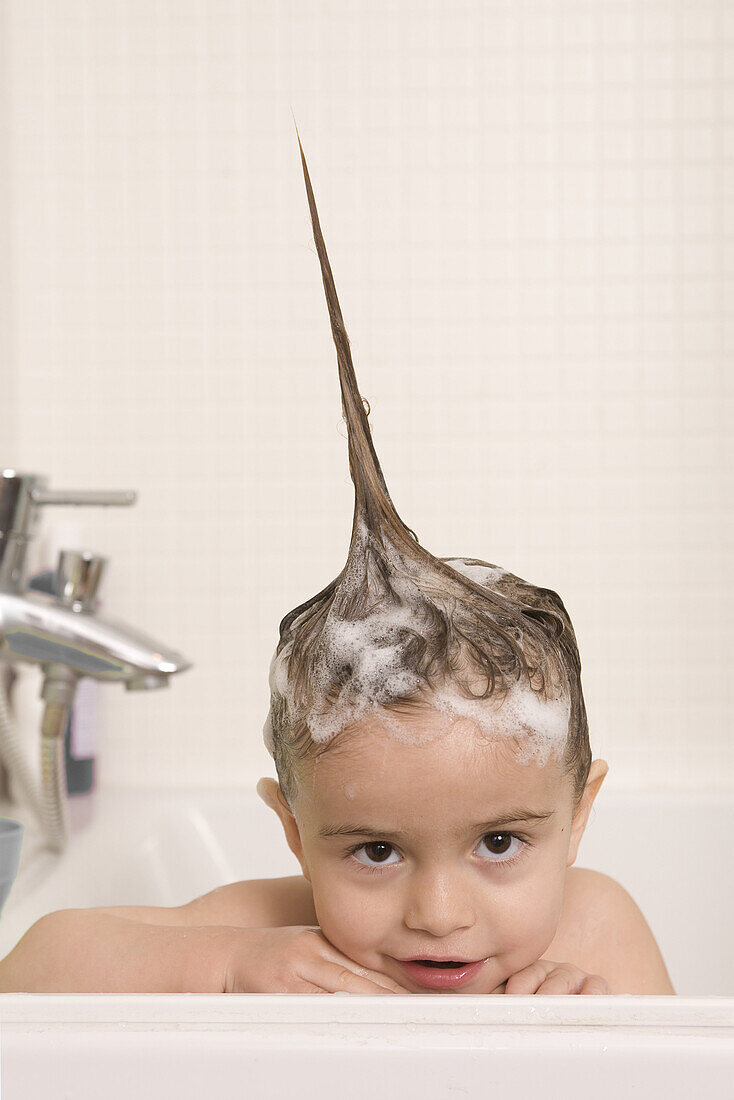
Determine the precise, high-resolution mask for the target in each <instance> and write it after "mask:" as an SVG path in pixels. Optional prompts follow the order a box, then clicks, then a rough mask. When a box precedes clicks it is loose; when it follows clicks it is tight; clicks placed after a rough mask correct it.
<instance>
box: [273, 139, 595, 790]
mask: <svg viewBox="0 0 734 1100" xmlns="http://www.w3.org/2000/svg"><path fill="white" fill-rule="evenodd" d="M298 144H299V148H300V151H301V162H302V165H303V174H304V179H305V183H306V192H307V195H308V203H309V208H310V212H311V221H312V225H313V234H314V240H315V243H316V249H317V253H318V257H319V262H320V264H321V274H322V278H323V283H324V289H325V292H326V301H327V306H328V309H329V317H330V320H331V331H332V335H333V338H334V343H335V345H336V353H337V361H338V367H339V383H340V387H341V395H342V412H343V417H344V420H345V421H346V425H347V434H348V446H349V471H350V475H351V478H352V481H353V483H354V488H355V505H354V516H353V523H352V536H351V540H350V545H349V551H348V554H347V561H346V564H345V566H344V568H343V569H342V571H341V573H340V574H339V576H338V577H336V579H335V580H333V581H332V582H331V583H330V584H328V585H327V586H326V588H324V589H322V591H321V592H319V593H318V594H317V595H315V596H313V597H312V598H311V599H309V600H307V601H306V602H305V603H302V604H300V605H299V606H298V607H296V608H294V609H293V610H292V611H290V612H289V613H288V614H287V615H286V616H285V617H284V618H283V620H282V622H281V623H280V638H279V641H278V645H277V648H276V651H275V654H274V656H273V659H272V662H271V666H270V711H269V714H268V717H267V720H266V722H265V725H264V727H263V734H264V738H265V744H266V746H267V748H268V751H269V752H270V754H271V756H272V757H273V760H274V762H275V767H276V771H277V773H278V779H279V781H280V786H281V788H282V790H283V794H284V795H285V798H286V800H287V801H288V804H289V805H290V806H291V808H293V806H294V804H295V800H296V798H297V795H298V792H299V789H300V786H299V779H300V778H301V771H302V769H300V768H299V764H300V763H301V762H305V761H307V760H315V759H317V758H318V757H319V756H320V755H321V754H322V753H324V752H326V751H328V750H329V749H333V747H334V746H335V745H336V744H337V743H340V742H341V741H342V740H343V739H344V738H345V737H348V735H349V733H350V730H351V728H352V726H353V724H354V723H355V722H359V721H360V720H361V719H363V718H365V717H369V715H370V713H372V714H374V713H375V711H379V714H380V720H381V724H387V726H388V728H389V729H390V730H391V731H392V735H394V736H395V737H400V738H401V739H403V740H406V739H407V737H406V733H405V730H404V728H401V725H400V723H399V722H395V721H394V720H391V718H390V716H391V715H399V714H405V713H408V712H410V713H416V712H419V711H420V710H421V709H422V708H425V707H436V708H438V709H440V710H443V711H444V712H445V713H446V714H447V715H449V716H450V717H466V718H470V719H472V720H473V721H474V722H475V723H476V725H477V726H478V727H479V731H478V732H479V733H480V735H481V732H482V731H484V732H486V734H487V736H488V737H492V736H496V735H497V733H498V730H499V735H500V736H503V737H507V738H510V739H512V740H513V741H514V742H515V743H516V744H517V747H518V751H519V753H520V758H521V760H523V761H524V762H529V761H530V760H531V759H536V760H537V761H538V762H539V763H541V764H542V763H544V762H545V761H546V760H547V758H548V756H549V755H550V753H551V752H552V753H554V755H555V757H556V759H557V760H558V761H559V762H560V763H561V765H562V767H563V771H564V773H565V774H567V775H570V776H571V777H572V781H573V793H574V807H575V806H576V805H577V804H578V801H579V799H580V797H581V794H582V792H583V789H584V786H585V784H586V780H587V777H588V773H589V768H590V765H591V749H590V746H589V731H588V722H587V718H586V708H585V706H584V699H583V692H582V689H581V660H580V657H579V652H578V646H577V644H576V637H575V634H574V630H573V626H572V625H571V620H570V618H569V616H568V613H567V611H566V608H565V607H564V605H563V601H562V600H561V598H560V596H559V595H558V594H557V593H556V592H554V591H553V590H552V589H549V588H539V587H537V586H536V585H533V584H529V583H528V582H527V581H524V580H522V578H520V577H517V576H515V575H514V574H513V573H510V572H508V571H506V570H505V569H502V568H501V567H500V566H497V565H492V564H490V563H489V562H486V561H482V560H481V559H479V558H466V557H444V558H437V557H434V556H433V554H431V553H430V552H429V551H428V550H426V549H425V548H424V547H422V546H421V545H420V543H419V541H418V538H417V536H416V535H415V533H414V532H413V531H412V530H410V528H408V527H406V526H405V524H404V523H403V521H402V520H401V519H400V517H399V515H398V513H397V510H396V509H395V507H394V505H393V503H392V500H391V499H390V494H389V492H388V489H387V486H386V484H385V479H384V477H383V474H382V470H381V468H380V463H379V460H378V458H377V455H376V453H375V449H374V446H373V442H372V436H371V433H370V429H369V426H368V423H367V417H368V414H369V406H367V408H366V409H365V404H366V402H364V401H363V399H362V397H361V396H360V393H359V390H358V387H357V380H356V376H355V373H354V367H353V365H352V358H351V353H350V348H349V339H348V337H347V333H346V329H345V327H344V321H343V319H342V314H341V309H340V306H339V301H338V298H337V294H336V288H335V286H334V279H333V276H332V273H331V267H330V265H329V260H328V257H327V254H326V247H325V245H324V240H323V236H322V233H321V228H320V225H319V219H318V214H317V212H316V203H315V201H314V196H313V191H312V189H311V181H310V178H309V174H308V169H307V167H306V158H305V156H304V154H303V148H302V147H301V142H300V137H299V139H298ZM472 687H478V688H479V692H478V693H475V691H473V690H472ZM498 708H499V709H498ZM500 723H502V725H500ZM414 740H415V742H416V744H417V745H419V744H420V741H421V738H420V736H417V737H416V738H415V739H414ZM416 752H420V748H419V747H417V748H416Z"/></svg>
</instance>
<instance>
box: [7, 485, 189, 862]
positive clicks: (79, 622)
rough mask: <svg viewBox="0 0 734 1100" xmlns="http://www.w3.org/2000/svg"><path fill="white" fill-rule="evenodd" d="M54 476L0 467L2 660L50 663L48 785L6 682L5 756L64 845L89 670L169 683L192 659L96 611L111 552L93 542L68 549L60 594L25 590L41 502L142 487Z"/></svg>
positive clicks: (126, 501) (44, 728) (96, 501)
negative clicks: (22, 741) (104, 487)
mask: <svg viewBox="0 0 734 1100" xmlns="http://www.w3.org/2000/svg"><path fill="white" fill-rule="evenodd" d="M47 481H48V479H47V478H45V477H40V476H38V475H36V474H20V473H17V472H16V471H15V470H12V469H5V470H3V471H2V473H1V474H0V661H5V662H17V661H22V662H25V663H29V664H35V665H40V667H41V669H42V670H43V686H42V689H41V693H40V694H41V697H42V698H43V699H44V700H45V703H46V706H45V710H44V714H43V720H42V724H41V790H40V792H39V791H38V789H37V783H36V781H35V780H34V779H33V777H32V776H31V775H29V773H28V770H27V765H26V761H25V758H24V756H23V753H22V752H21V751H20V746H19V744H18V742H17V739H16V737H15V731H14V729H13V724H12V722H11V719H10V714H9V711H8V708H7V706H6V701H5V698H4V690H3V686H2V682H0V760H1V761H2V762H3V763H4V764H5V765H6V767H7V768H8V769H9V770H10V772H11V774H12V775H13V777H14V779H15V780H16V781H17V782H18V783H19V785H20V786H21V788H22V789H23V792H24V794H25V796H26V799H27V800H28V801H29V802H30V804H31V807H32V809H33V810H34V811H35V813H36V816H37V817H38V818H39V821H40V824H41V826H42V828H43V829H44V832H45V833H46V837H47V843H48V844H49V846H50V847H52V848H54V849H56V850H57V851H62V850H63V848H64V847H65V846H66V843H67V840H68V819H67V815H66V790H65V777H66V773H65V769H64V744H63V734H64V730H65V728H66V721H67V717H68V713H69V709H70V707H71V706H72V704H73V701H74V694H75V691H76V686H77V682H78V681H79V679H80V678H81V677H82V676H91V677H93V678H94V679H95V680H110V681H118V682H120V683H123V684H124V685H125V688H126V689H127V690H128V691H136V690H150V689H154V688H160V687H165V686H167V684H168V680H169V677H170V676H172V675H173V674H174V673H176V672H184V671H185V670H186V669H188V668H191V663H190V662H189V661H187V660H186V658H185V657H183V656H182V655H181V654H180V653H178V652H176V651H175V650H172V649H168V648H167V647H165V646H163V645H161V644H160V643H159V642H156V641H153V639H151V638H148V637H147V636H146V635H144V634H141V633H139V632H138V631H136V630H133V629H132V628H131V627H129V626H126V625H125V624H124V623H120V622H116V621H113V620H112V619H103V618H101V617H99V616H98V615H97V614H96V613H95V606H96V595H97V592H98V589H99V584H100V580H101V578H102V574H103V572H104V567H105V565H106V564H107V559H106V558H103V557H101V556H99V555H95V554H92V553H90V552H89V551H86V550H61V551H60V552H59V558H58V564H57V568H56V577H55V590H56V595H48V594H47V593H43V592H37V591H29V590H26V584H27V577H26V568H27V566H26V551H27V548H28V544H29V542H30V541H31V539H33V538H34V537H35V532H36V529H37V527H38V523H39V519H40V508H41V506H42V505H77V506H79V505H102V506H107V507H109V506H113V505H122V506H129V505H131V504H134V503H135V500H136V497H137V494H136V493H135V492H120V491H118V492H96V491H89V490H87V491H73V492H64V491H59V490H50V489H48V488H47Z"/></svg>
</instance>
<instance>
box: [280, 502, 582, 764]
mask: <svg viewBox="0 0 734 1100" xmlns="http://www.w3.org/2000/svg"><path fill="white" fill-rule="evenodd" d="M355 534H356V538H357V539H358V540H361V541H362V543H363V545H362V546H361V547H360V548H359V551H360V553H359V557H358V558H356V560H357V561H359V560H361V561H366V560H368V558H369V555H368V549H369V542H370V539H371V535H370V533H369V531H368V530H367V527H366V525H365V524H364V523H363V522H361V521H358V522H357V524H356V532H355ZM382 552H383V555H386V556H387V557H389V558H392V559H393V562H392V564H393V566H394V569H393V576H392V577H391V584H392V588H393V591H394V592H395V593H397V594H398V596H399V597H400V598H401V600H402V601H403V602H401V603H393V604H389V605H386V604H384V603H383V604H378V605H376V606H375V607H374V608H373V609H372V610H371V611H369V612H368V613H367V614H366V615H365V616H364V618H361V619H349V620H345V619H341V618H339V617H338V616H337V614H336V613H335V610H334V605H332V606H331V607H330V608H329V612H328V614H327V616H326V619H325V622H324V625H323V629H322V632H321V637H320V640H319V646H318V654H317V655H316V656H315V657H314V660H313V667H312V676H313V687H314V704H313V705H312V706H311V709H310V710H309V711H308V712H307V713H306V716H305V717H306V722H307V725H308V729H309V732H310V735H311V738H312V740H313V741H314V742H316V743H318V744H325V743H327V742H329V741H330V740H331V739H332V738H333V737H334V736H336V734H338V733H340V732H341V731H342V730H344V729H345V728H348V727H351V726H353V725H355V724H356V723H358V722H360V721H362V720H363V719H369V718H370V716H371V715H376V712H380V713H379V721H380V726H381V727H382V728H384V729H385V730H386V732H387V733H388V735H389V736H392V737H394V738H395V739H397V740H399V741H402V742H404V743H410V744H425V743H427V742H428V741H430V740H433V739H435V738H436V737H438V736H441V732H433V733H426V732H425V731H424V730H423V728H422V727H421V726H420V723H416V724H413V725H411V727H410V728H408V727H407V725H406V723H405V722H403V721H401V720H400V716H399V715H395V714H393V713H391V712H390V711H389V710H387V709H385V708H386V707H387V705H388V704H389V703H391V702H393V701H394V700H395V699H396V698H408V697H411V696H415V695H417V694H418V693H419V692H421V688H425V685H424V684H422V681H421V679H420V678H419V677H418V676H417V675H416V674H415V673H414V672H412V671H410V670H409V669H408V668H407V667H406V665H405V648H404V646H403V645H402V644H400V641H399V638H398V631H399V629H400V628H401V627H409V628H410V629H411V630H412V631H416V632H418V633H420V627H421V620H422V619H423V618H424V616H425V612H424V610H423V608H422V605H421V600H420V599H419V598H418V595H419V594H418V592H417V590H416V587H415V584H414V583H413V582H412V581H411V580H410V579H409V577H410V574H411V573H413V575H418V571H417V570H416V567H415V565H414V563H411V562H406V561H405V560H404V559H402V558H400V555H397V554H395V553H394V552H393V551H392V550H390V549H389V548H388V547H385V546H383V547H382ZM398 559H400V560H398ZM350 560H352V561H354V560H355V558H353V557H352V555H351V554H350ZM443 560H446V561H447V563H448V564H450V565H451V566H452V567H453V568H455V569H456V570H457V572H461V573H462V574H464V575H465V576H468V577H470V579H472V580H473V581H475V583H477V584H481V585H483V586H485V587H492V586H494V585H496V584H497V582H498V580H499V579H500V578H501V577H503V576H506V575H507V573H506V570H504V569H502V568H500V567H499V566H487V565H476V564H471V563H469V562H467V560H466V559H464V558H449V559H443ZM359 583H361V582H360V579H359V578H358V577H356V576H353V575H350V572H349V571H347V572H346V573H345V576H344V577H343V578H342V580H341V584H340V586H341V585H343V586H345V587H346V588H350V589H353V588H354V587H356V586H357V585H358V584H359ZM437 595H438V594H437ZM438 598H440V597H438ZM422 599H423V601H425V589H423V591H422ZM297 623H298V620H295V621H294V623H293V624H292V628H293V629H295V628H296V627H297ZM292 648H293V642H292V637H291V640H289V641H288V642H287V643H286V644H285V645H284V646H283V648H282V649H281V651H280V653H278V652H277V650H276V653H275V655H274V656H273V659H272V661H271V664H270V677H269V681H270V689H271V691H272V692H278V693H279V694H280V695H281V696H282V697H283V698H284V699H285V700H286V702H287V707H288V710H289V711H290V712H293V713H295V699H294V695H293V690H292V686H291V682H290V678H289V675H288V662H289V658H290V655H291V652H292ZM335 680H339V681H342V686H341V688H340V690H339V694H338V697H337V699H336V700H334V701H330V702H329V703H328V704H326V703H322V705H321V706H319V705H318V702H317V700H318V698H319V694H320V693H323V694H322V695H321V698H322V700H323V697H324V695H325V693H326V690H327V688H328V687H329V685H333V683H334V681H335ZM422 698H424V699H425V701H426V703H427V704H428V705H430V706H432V707H434V708H435V709H437V710H440V711H442V712H443V713H444V714H446V716H447V718H448V719H450V720H456V719H459V718H463V719H469V720H470V721H471V722H473V723H475V724H476V725H477V726H478V727H479V729H480V730H481V731H482V732H483V733H484V734H485V736H486V737H487V738H488V739H489V740H492V739H494V738H511V737H514V738H517V739H518V740H519V741H520V744H521V748H520V762H521V763H530V762H531V761H532V760H536V761H537V762H538V764H539V765H540V766H543V764H544V763H546V762H547V760H548V758H549V756H550V754H551V752H555V753H556V755H557V756H558V755H559V754H560V752H561V750H562V749H563V747H564V745H565V742H566V738H567V735H568V728H569V720H570V698H569V696H568V693H567V692H563V691H561V692H558V693H557V694H556V695H555V696H551V697H550V698H548V699H544V698H541V697H540V696H539V695H538V693H537V692H535V691H533V690H532V688H531V687H530V685H529V684H528V683H527V682H523V681H518V682H513V681H510V682H509V683H508V684H507V685H506V686H505V691H504V693H503V694H502V695H501V696H496V697H495V696H490V697H488V698H485V699H474V700H473V699H467V698H466V697H465V696H464V695H463V694H461V692H459V691H458V690H457V689H456V687H455V685H452V684H451V682H449V683H447V684H442V685H435V686H434V687H432V689H431V692H430V696H428V697H427V698H426V696H425V692H423V693H422ZM414 730H415V732H413V731H414ZM263 735H264V738H265V743H266V745H267V747H268V749H269V751H270V752H271V754H272V753H273V749H274V744H273V737H272V726H271V723H270V715H268V718H267V720H266V722H265V726H264V728H263Z"/></svg>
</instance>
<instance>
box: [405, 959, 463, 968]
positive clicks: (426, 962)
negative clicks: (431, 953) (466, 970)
mask: <svg viewBox="0 0 734 1100" xmlns="http://www.w3.org/2000/svg"><path fill="white" fill-rule="evenodd" d="M414 961H415V962H418V963H420V964H421V966H440V967H445V966H451V967H457V966H467V965H468V964H467V963H462V962H432V961H431V959H415V960H414Z"/></svg>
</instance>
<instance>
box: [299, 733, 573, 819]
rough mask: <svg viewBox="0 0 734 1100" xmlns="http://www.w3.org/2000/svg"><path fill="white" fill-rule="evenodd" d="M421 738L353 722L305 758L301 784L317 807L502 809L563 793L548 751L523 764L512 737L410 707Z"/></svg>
mask: <svg viewBox="0 0 734 1100" xmlns="http://www.w3.org/2000/svg"><path fill="white" fill-rule="evenodd" d="M409 722H410V723H411V725H413V726H414V727H416V732H417V731H418V730H419V729H422V730H423V732H424V733H425V735H426V739H425V740H423V741H421V742H415V741H412V742H411V741H407V740H401V739H400V738H399V737H396V736H395V735H394V734H393V733H391V732H390V731H389V730H388V729H386V728H385V727H384V726H383V725H382V724H381V723H380V722H379V721H375V722H365V721H363V722H361V723H360V724H359V726H355V727H353V728H352V729H350V731H349V732H348V734H346V735H345V736H344V737H342V738H340V739H339V741H338V742H337V744H336V745H335V746H334V748H333V749H332V750H327V751H326V752H325V753H324V754H323V755H322V756H321V757H319V758H318V760H317V761H316V762H315V763H314V764H313V765H312V769H311V782H310V784H307V789H308V790H309V793H310V794H311V796H312V798H313V799H314V801H315V803H316V804H317V806H318V807H321V808H322V809H323V810H325V811H332V812H339V811H340V810H346V809H347V808H349V809H350V810H351V809H353V808H356V807H357V806H364V807H365V808H370V807H375V808H379V807H380V806H382V807H386V808H395V807H397V808H399V809H401V811H402V812H405V813H406V814H409V813H410V812H411V810H414V811H415V812H417V813H421V812H423V811H425V812H435V810H436V809H437V808H438V807H439V806H445V805H446V804H447V803H450V802H452V801H454V802H460V803H461V804H462V805H463V806H465V807H469V806H471V805H476V806H478V807H486V809H488V810H492V809H495V808H496V809H497V810H498V811H501V812H505V811H506V810H507V809H508V806H509V805H510V803H512V804H513V805H514V804H518V805H519V804H520V802H532V803H534V804H536V808H537V804H538V803H540V802H544V803H545V808H546V809H548V808H554V807H555V806H556V805H558V804H559V802H560V800H561V799H562V798H563V797H564V796H565V793H566V792H565V786H564V776H563V774H562V772H561V769H560V767H559V765H558V764H557V762H556V761H555V760H554V759H553V758H552V757H551V758H550V759H549V760H548V761H547V762H546V763H545V764H544V765H542V766H539V765H538V764H537V763H535V762H531V763H530V764H523V763H521V762H520V760H519V759H518V756H519V752H518V742H517V741H516V740H515V739H514V738H510V737H497V738H494V739H492V740H489V739H488V738H487V737H486V736H485V735H484V734H482V733H481V731H480V730H479V729H478V728H477V727H476V725H475V724H474V723H473V722H472V721H471V720H469V719H466V718H459V719H456V718H454V719H450V718H447V716H446V715H441V714H438V715H436V714H433V715H426V716H424V717H423V719H421V717H420V716H419V715H411V716H410V719H409Z"/></svg>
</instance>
